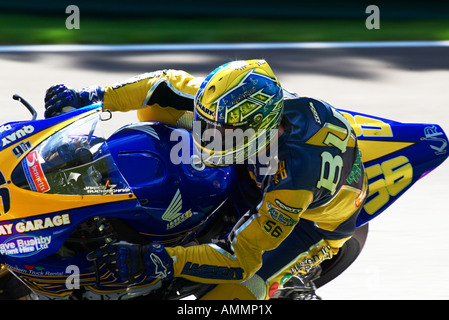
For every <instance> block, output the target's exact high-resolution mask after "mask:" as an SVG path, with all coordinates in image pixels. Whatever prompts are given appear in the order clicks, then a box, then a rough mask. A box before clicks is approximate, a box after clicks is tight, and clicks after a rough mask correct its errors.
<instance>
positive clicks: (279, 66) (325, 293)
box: [0, 47, 449, 300]
mask: <svg viewBox="0 0 449 320" xmlns="http://www.w3.org/2000/svg"><path fill="white" fill-rule="evenodd" d="M448 57H449V48H448V47H442V48H438V47H428V48H425V47H424V48H341V49H338V48H336V49H282V50H280V49H267V50H216V51H207V50H201V51H188V50H186V51H176V52H170V51H139V52H65V53H50V52H48V53H45V52H40V53H26V52H25V53H0V70H1V71H0V74H1V77H0V112H1V113H0V114H1V121H0V122H1V123H5V122H9V121H16V120H23V119H25V118H28V117H29V113H28V112H27V111H26V109H25V108H23V107H22V106H21V105H20V104H19V103H18V102H16V101H13V100H12V99H11V96H12V95H13V94H14V93H19V94H21V95H22V96H23V97H24V98H25V99H27V100H28V101H29V102H30V103H31V104H33V105H34V106H35V107H36V109H37V110H38V113H39V118H41V117H42V116H43V110H44V109H43V97H44V93H45V90H46V89H47V88H48V87H49V86H50V85H52V84H55V83H65V84H67V85H70V86H73V87H74V88H81V87H83V86H86V85H91V84H100V85H106V84H112V83H114V82H116V81H121V80H125V79H127V78H129V77H132V76H134V75H137V74H139V73H143V72H147V71H154V70H158V69H168V68H175V69H183V70H186V71H188V72H190V73H191V74H193V75H197V76H205V75H207V73H208V72H210V71H211V70H213V69H214V68H215V67H216V66H218V65H221V64H222V63H225V62H228V61H230V60H235V59H250V58H265V59H267V60H268V61H269V63H270V65H271V66H272V68H273V70H274V71H275V73H276V74H277V76H278V78H279V80H280V81H281V83H282V84H283V86H284V87H286V88H289V89H290V90H292V91H295V92H298V93H299V94H301V95H305V96H311V97H315V98H319V99H322V100H325V101H327V102H328V103H330V104H332V105H334V106H335V107H339V108H343V109H349V110H356V111H360V112H363V113H367V114H372V115H377V116H380V117H385V118H390V119H393V120H397V121H402V122H422V123H437V124H440V125H441V126H442V127H443V129H444V130H445V131H446V133H449V88H448V83H449V58H448ZM134 121H136V117H135V113H134V112H133V113H117V114H114V117H113V120H111V121H110V122H108V123H107V125H108V128H107V130H106V131H107V133H111V132H113V131H114V130H115V129H116V128H117V127H118V126H120V125H121V124H124V123H129V122H134ZM448 184H449V163H448V162H446V163H443V165H442V166H440V167H439V168H438V169H436V170H435V171H434V172H432V173H431V174H430V175H429V176H427V177H425V178H424V179H423V180H421V181H420V182H418V183H417V184H416V185H415V186H413V187H412V188H411V189H410V190H409V191H408V192H407V193H406V194H405V195H404V196H403V197H402V198H401V199H399V200H398V201H397V202H396V203H395V204H394V205H393V206H392V207H391V208H390V209H389V210H387V211H386V212H385V213H383V214H382V215H381V216H379V217H378V218H377V219H375V220H374V221H373V222H371V224H370V234H369V236H368V240H367V243H366V245H365V249H364V251H363V252H362V253H361V256H360V257H359V259H358V260H357V261H356V262H355V263H354V264H353V265H352V266H351V267H350V268H349V269H348V270H347V271H346V272H345V273H344V274H343V275H341V276H340V277H339V278H337V279H335V280H334V281H333V282H331V283H330V284H328V285H327V286H325V287H323V288H321V289H319V290H318V294H319V295H321V296H322V297H323V298H324V299H420V300H421V299H448V298H449V288H448V284H449V268H448V266H447V265H448V264H449V257H448V254H447V245H446V241H447V230H448V227H449V209H448V205H447V199H448V198H449V191H448V187H447V185H448Z"/></svg>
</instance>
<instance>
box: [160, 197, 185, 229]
mask: <svg viewBox="0 0 449 320" xmlns="http://www.w3.org/2000/svg"><path fill="white" fill-rule="evenodd" d="M181 209H182V197H181V191H180V190H179V189H178V190H177V191H176V193H175V195H174V197H173V199H172V201H171V202H170V205H169V206H168V208H167V210H165V212H164V214H163V215H162V220H165V221H167V222H168V223H167V230H169V229H172V228H174V227H176V226H178V225H179V224H181V223H182V222H184V221H186V220H187V219H188V218H190V217H191V216H192V210H191V209H189V210H187V211H186V212H182V211H181Z"/></svg>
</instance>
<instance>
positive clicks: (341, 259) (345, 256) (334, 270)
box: [314, 224, 369, 288]
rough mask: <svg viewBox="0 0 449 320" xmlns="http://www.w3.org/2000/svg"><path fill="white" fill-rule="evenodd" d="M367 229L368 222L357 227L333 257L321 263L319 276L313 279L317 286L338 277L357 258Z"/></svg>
mask: <svg viewBox="0 0 449 320" xmlns="http://www.w3.org/2000/svg"><path fill="white" fill-rule="evenodd" d="M368 229H369V228H368V224H365V225H363V226H361V227H359V228H357V229H356V231H355V232H354V235H353V236H352V238H351V239H349V240H348V241H346V243H345V244H344V245H343V246H342V247H341V248H340V251H339V253H338V254H337V255H336V256H335V257H333V258H332V259H330V260H325V261H323V262H322V263H321V274H320V277H319V278H318V279H316V280H314V283H315V285H316V287H317V288H320V287H322V286H324V285H325V284H327V283H329V282H330V281H332V280H333V279H335V278H336V277H338V276H339V275H340V274H342V273H343V271H345V270H346V269H347V268H348V267H349V266H350V265H351V264H352V263H353V262H354V261H355V259H357V257H358V256H359V254H360V252H361V251H362V249H363V247H364V245H365V241H366V238H367V236H368Z"/></svg>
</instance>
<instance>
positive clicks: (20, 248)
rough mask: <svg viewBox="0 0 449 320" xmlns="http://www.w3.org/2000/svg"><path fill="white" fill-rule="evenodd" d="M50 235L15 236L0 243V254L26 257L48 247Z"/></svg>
mask: <svg viewBox="0 0 449 320" xmlns="http://www.w3.org/2000/svg"><path fill="white" fill-rule="evenodd" d="M50 243H51V236H46V237H43V236H39V237H35V236H16V237H12V238H9V239H8V240H6V241H5V242H3V243H1V244H0V254H2V255H7V256H10V257H28V256H32V255H35V254H37V253H39V252H40V251H42V250H44V249H48V246H49V245H50Z"/></svg>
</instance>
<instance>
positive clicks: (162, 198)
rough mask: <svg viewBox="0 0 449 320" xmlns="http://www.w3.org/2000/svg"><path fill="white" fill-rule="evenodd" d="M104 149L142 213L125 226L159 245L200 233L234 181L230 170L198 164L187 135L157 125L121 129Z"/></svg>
mask: <svg viewBox="0 0 449 320" xmlns="http://www.w3.org/2000/svg"><path fill="white" fill-rule="evenodd" d="M108 146H109V150H110V152H111V154H112V156H113V158H114V160H115V162H116V164H117V166H118V168H119V169H120V172H121V173H122V174H123V176H124V177H125V179H126V180H127V182H128V183H129V185H130V186H131V189H132V191H133V193H134V194H135V195H136V196H137V198H138V199H139V201H140V204H141V205H142V207H143V208H144V210H145V212H146V213H147V218H146V219H141V220H139V221H135V222H134V221H129V223H130V224H131V225H132V226H133V227H134V228H135V229H136V230H138V231H139V232H141V233H142V234H144V235H146V236H147V237H149V238H150V239H151V240H156V241H160V242H162V243H164V244H168V245H173V244H178V243H182V241H186V237H187V238H191V237H192V236H193V235H194V234H195V233H196V232H198V231H200V230H201V229H202V227H203V226H204V224H203V223H204V222H205V221H206V220H207V219H208V218H210V216H211V215H213V213H214V212H215V210H216V209H217V208H218V207H219V206H220V205H221V204H222V203H223V202H224V201H225V200H226V199H227V197H228V196H229V194H230V191H231V189H232V187H233V185H234V184H235V182H236V173H235V171H234V169H233V168H231V167H229V168H220V169H212V168H209V167H205V166H204V165H202V164H201V162H199V161H198V160H199V158H198V157H197V156H195V154H194V152H193V143H192V138H191V135H190V134H189V133H188V132H187V131H185V130H183V129H175V128H170V127H168V126H166V125H163V124H161V123H159V122H142V123H138V124H133V125H129V126H126V127H123V128H122V129H120V130H119V131H117V132H116V133H115V134H113V135H112V136H111V137H110V138H109V139H108Z"/></svg>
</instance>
